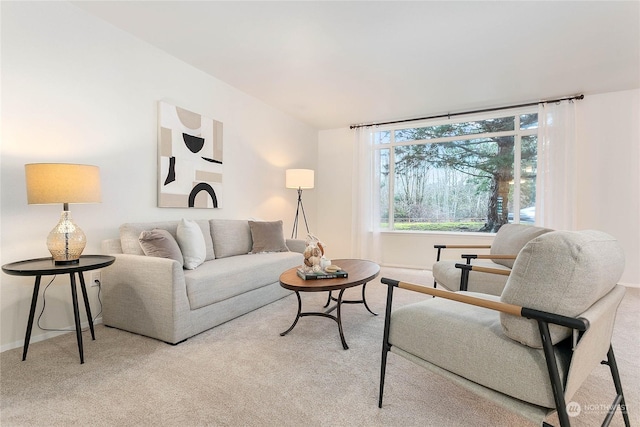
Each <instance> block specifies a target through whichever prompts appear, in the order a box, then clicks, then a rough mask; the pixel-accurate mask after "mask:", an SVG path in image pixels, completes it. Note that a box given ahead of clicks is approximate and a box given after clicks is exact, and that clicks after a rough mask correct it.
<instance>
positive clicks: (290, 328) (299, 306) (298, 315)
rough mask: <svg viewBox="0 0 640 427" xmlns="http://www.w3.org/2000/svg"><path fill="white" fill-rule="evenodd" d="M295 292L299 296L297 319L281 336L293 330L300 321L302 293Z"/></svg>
mask: <svg viewBox="0 0 640 427" xmlns="http://www.w3.org/2000/svg"><path fill="white" fill-rule="evenodd" d="M295 292H296V296H297V297H298V314H296V320H294V321H293V324H292V325H291V326H290V327H289V329H287V330H286V331H284V332H282V333H281V334H280V336H281V337H283V336H285V335H287V334H288V333H289V332H291V330H292V329H293V328H294V327H295V326H296V323H298V319H300V313H301V312H302V300H301V299H300V293H299V292H298V291H295Z"/></svg>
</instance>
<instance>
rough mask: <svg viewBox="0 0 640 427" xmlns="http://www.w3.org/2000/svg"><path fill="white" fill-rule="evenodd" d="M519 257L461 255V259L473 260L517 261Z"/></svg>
mask: <svg viewBox="0 0 640 427" xmlns="http://www.w3.org/2000/svg"><path fill="white" fill-rule="evenodd" d="M516 257H517V255H476V254H472V255H469V254H465V255H461V258H472V259H516Z"/></svg>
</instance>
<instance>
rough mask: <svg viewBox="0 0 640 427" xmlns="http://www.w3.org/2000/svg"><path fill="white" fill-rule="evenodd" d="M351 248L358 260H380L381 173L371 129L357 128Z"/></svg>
mask: <svg viewBox="0 0 640 427" xmlns="http://www.w3.org/2000/svg"><path fill="white" fill-rule="evenodd" d="M353 144H354V145H353V176H352V177H353V182H352V188H353V198H352V203H353V206H352V215H353V216H352V223H351V245H352V253H353V256H354V257H356V258H361V259H368V260H371V261H374V262H378V263H379V262H380V261H381V256H380V254H381V248H380V244H381V243H380V200H379V197H380V192H379V188H378V186H376V184H377V183H378V182H379V178H378V176H379V174H377V171H376V165H377V164H379V162H374V161H373V160H374V157H375V156H376V152H375V150H374V149H373V130H372V128H364V127H363V128H358V129H356V132H355V138H354V142H353Z"/></svg>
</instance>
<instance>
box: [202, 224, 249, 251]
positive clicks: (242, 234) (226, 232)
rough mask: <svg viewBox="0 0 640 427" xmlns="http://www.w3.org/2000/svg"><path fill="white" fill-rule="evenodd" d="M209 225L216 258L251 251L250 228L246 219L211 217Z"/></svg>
mask: <svg viewBox="0 0 640 427" xmlns="http://www.w3.org/2000/svg"><path fill="white" fill-rule="evenodd" d="M209 225H210V226H211V237H212V238H213V250H214V252H215V254H216V259H217V258H226V257H230V256H235V255H246V254H248V253H249V252H251V246H252V243H251V230H250V229H249V223H248V222H247V221H245V220H239V219H211V220H209Z"/></svg>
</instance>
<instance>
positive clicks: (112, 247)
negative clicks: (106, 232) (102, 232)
mask: <svg viewBox="0 0 640 427" xmlns="http://www.w3.org/2000/svg"><path fill="white" fill-rule="evenodd" d="M101 249H102V253H103V254H104V255H115V254H121V253H122V244H121V243H120V239H106V240H103V241H102V243H101Z"/></svg>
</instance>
